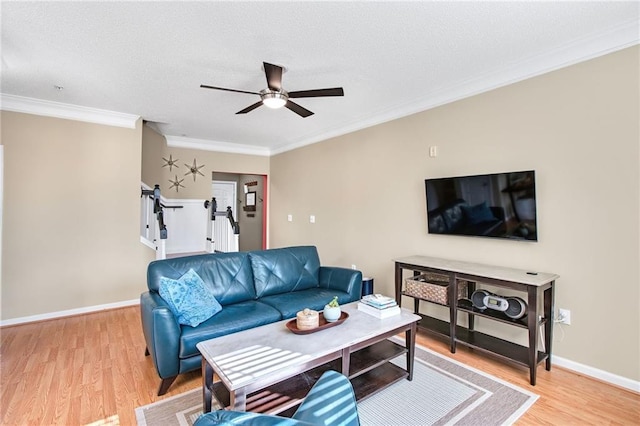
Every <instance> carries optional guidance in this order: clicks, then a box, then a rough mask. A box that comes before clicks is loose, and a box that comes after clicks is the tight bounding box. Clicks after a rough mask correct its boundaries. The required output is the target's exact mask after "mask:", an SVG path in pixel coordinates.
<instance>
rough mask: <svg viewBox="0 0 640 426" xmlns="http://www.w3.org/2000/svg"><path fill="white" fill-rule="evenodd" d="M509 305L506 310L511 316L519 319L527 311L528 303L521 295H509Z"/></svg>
mask: <svg viewBox="0 0 640 426" xmlns="http://www.w3.org/2000/svg"><path fill="white" fill-rule="evenodd" d="M506 299H507V302H508V303H509V307H508V308H507V310H506V311H504V313H505V315H506V316H508V317H509V318H513V319H519V318H522V317H523V316H525V315H526V313H527V303H526V302H525V301H524V300H522V299H520V298H519V297H507V298H506Z"/></svg>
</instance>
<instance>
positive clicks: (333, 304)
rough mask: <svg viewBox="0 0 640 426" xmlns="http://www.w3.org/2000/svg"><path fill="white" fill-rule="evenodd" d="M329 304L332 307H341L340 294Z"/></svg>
mask: <svg viewBox="0 0 640 426" xmlns="http://www.w3.org/2000/svg"><path fill="white" fill-rule="evenodd" d="M327 306H329V307H330V308H337V307H339V306H340V305H339V304H338V296H336V297H334V298H333V300H332V301H331V302H329V303H328V304H327Z"/></svg>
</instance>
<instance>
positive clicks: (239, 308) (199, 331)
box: [178, 301, 282, 358]
mask: <svg viewBox="0 0 640 426" xmlns="http://www.w3.org/2000/svg"><path fill="white" fill-rule="evenodd" d="M281 319H282V315H281V314H280V312H279V311H278V310H276V309H275V308H273V307H271V306H269V305H266V304H264V303H260V302H258V301H246V302H240V303H234V304H232V305H227V306H225V307H224V309H222V311H220V312H219V313H218V314H217V315H216V316H214V317H212V318H209V319H208V320H207V321H205V322H203V323H202V324H200V325H199V326H198V327H195V328H192V327H186V326H182V333H181V335H180V351H179V354H178V356H179V357H180V358H188V357H192V356H194V355H200V351H198V348H196V344H197V343H198V342H202V341H203V340H208V339H213V338H214V337H219V336H224V335H227V334H230V333H236V332H238V331H242V330H247V329H249V328H253V327H259V326H261V325H265V324H271V323H272V322H276V321H280V320H281Z"/></svg>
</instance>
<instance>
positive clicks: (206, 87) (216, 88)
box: [200, 84, 260, 95]
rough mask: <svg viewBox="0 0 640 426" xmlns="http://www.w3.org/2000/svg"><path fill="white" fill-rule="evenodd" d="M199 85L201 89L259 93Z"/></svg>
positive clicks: (250, 93)
mask: <svg viewBox="0 0 640 426" xmlns="http://www.w3.org/2000/svg"><path fill="white" fill-rule="evenodd" d="M200 87H201V88H203V89H214V90H224V91H225V92H236V93H247V94H249V95H260V93H259V92H247V91H246V90H238V89H226V88H224V87H215V86H207V85H206V84H201V85H200Z"/></svg>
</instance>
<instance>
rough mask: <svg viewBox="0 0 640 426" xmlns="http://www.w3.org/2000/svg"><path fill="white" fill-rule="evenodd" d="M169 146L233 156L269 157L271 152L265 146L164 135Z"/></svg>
mask: <svg viewBox="0 0 640 426" xmlns="http://www.w3.org/2000/svg"><path fill="white" fill-rule="evenodd" d="M164 137H165V139H166V140H167V146H170V147H172V148H188V149H199V150H202V151H215V152H228V153H231V154H246V155H260V156H263V157H269V156H270V155H271V150H270V149H269V148H266V147H263V146H256V145H244V144H236V143H231V142H220V141H212V140H207V139H195V138H187V137H184V136H171V135H164Z"/></svg>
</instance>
